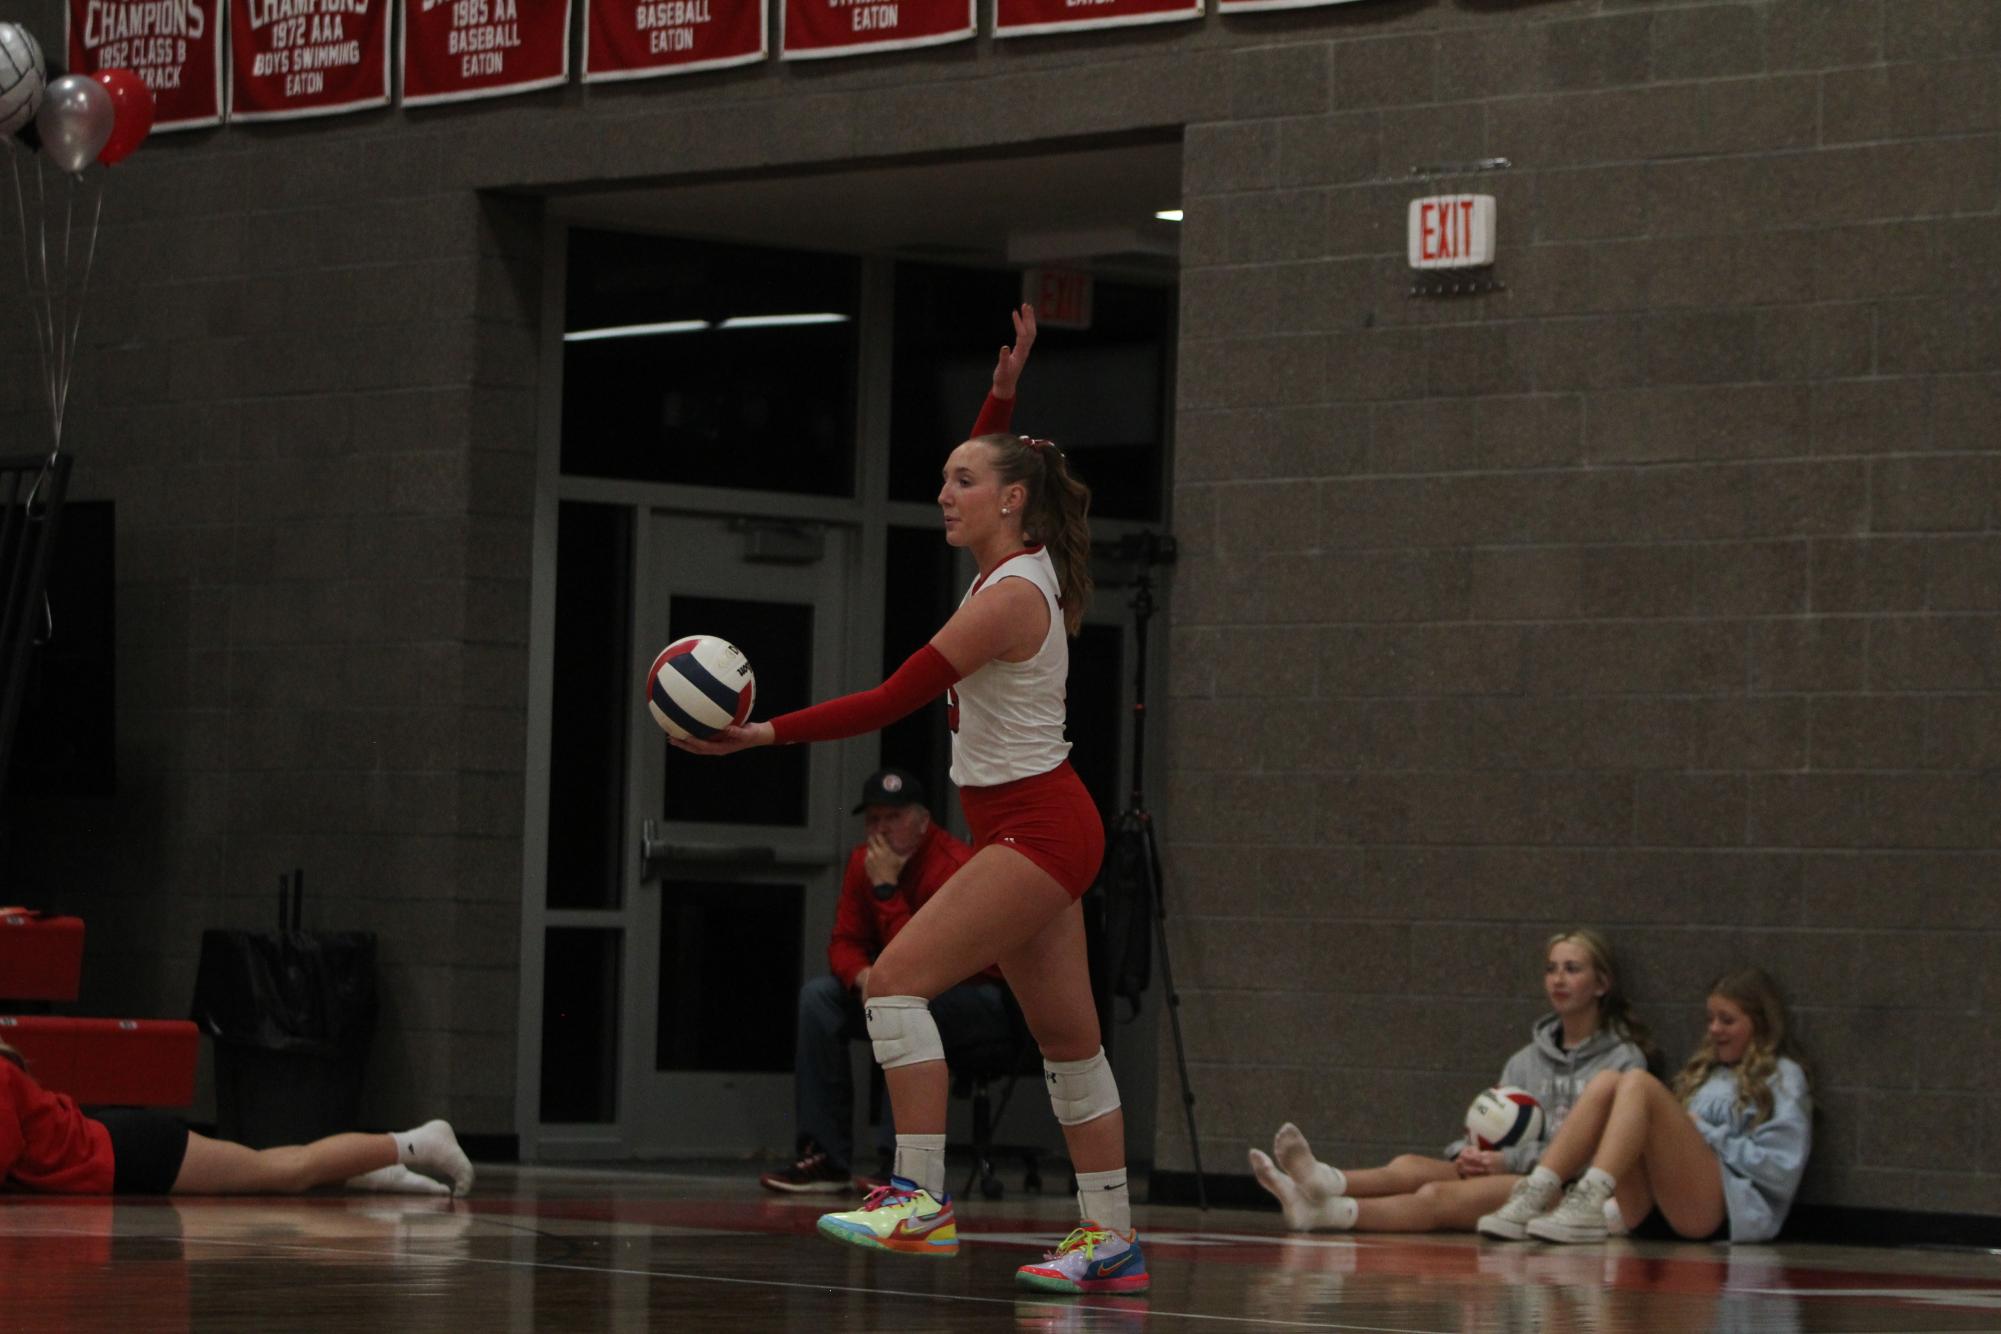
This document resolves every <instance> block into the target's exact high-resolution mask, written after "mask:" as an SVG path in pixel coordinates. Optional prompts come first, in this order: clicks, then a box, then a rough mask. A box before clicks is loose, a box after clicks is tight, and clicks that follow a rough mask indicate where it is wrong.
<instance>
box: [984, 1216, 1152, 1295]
mask: <svg viewBox="0 0 2001 1334" xmlns="http://www.w3.org/2000/svg"><path fill="white" fill-rule="evenodd" d="M1014 1277H1015V1282H1017V1283H1019V1284H1020V1285H1021V1286H1022V1287H1024V1288H1036V1289H1039V1290H1041V1291H1043V1292H1145V1291H1146V1290H1147V1288H1148V1287H1150V1286H1152V1284H1153V1279H1152V1278H1151V1277H1150V1276H1149V1275H1148V1274H1147V1272H1146V1257H1145V1256H1144V1255H1142V1254H1140V1249H1139V1233H1138V1232H1132V1233H1129V1234H1128V1233H1119V1232H1116V1231H1114V1230H1112V1229H1111V1228H1108V1227H1100V1226H1098V1224H1096V1223H1094V1222H1092V1221H1091V1220H1090V1219H1088V1218H1087V1219H1085V1220H1084V1221H1083V1222H1081V1223H1079V1224H1078V1225H1077V1229H1076V1231H1074V1232H1072V1233H1071V1234H1070V1235H1069V1236H1067V1237H1065V1238H1064V1239H1063V1244H1062V1245H1061V1246H1058V1247H1057V1248H1056V1249H1055V1250H1053V1251H1051V1252H1050V1253H1049V1254H1048V1255H1045V1256H1043V1257H1042V1261H1041V1263H1039V1264H1032V1265H1023V1266H1022V1267H1021V1268H1019V1269H1017V1270H1015V1272H1014Z"/></svg>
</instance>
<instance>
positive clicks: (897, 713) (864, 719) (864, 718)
mask: <svg viewBox="0 0 2001 1334" xmlns="http://www.w3.org/2000/svg"><path fill="white" fill-rule="evenodd" d="M958 679H959V673H958V672H957V671H956V670H954V668H953V666H952V664H951V663H949V662H947V661H946V660H945V655H944V654H942V653H940V652H939V651H938V650H937V649H935V648H933V647H931V645H929V644H926V645H925V646H924V647H923V648H921V649H918V650H917V651H916V652H915V653H913V654H911V655H910V656H909V657H908V658H905V659H904V660H903V665H902V666H901V667H899V668H897V669H896V671H895V672H894V673H893V674H892V675H891V676H890V678H889V679H888V680H887V681H884V682H883V683H882V684H881V685H879V686H877V687H876V688H875V689H873V690H862V691H857V692H856V693H855V694H852V695H843V696H841V697H840V698H839V699H830V700H828V701H826V702H825V703H823V704H814V705H812V706H810V707H808V708H804V709H796V710H794V711H793V712H791V713H781V714H779V715H778V716H777V717H776V718H773V719H772V720H771V738H772V740H773V741H775V742H776V743H777V744H779V745H781V746H786V745H791V744H792V743H793V742H795V741H840V740H843V739H845V738H847V737H851V736H861V735H862V734H863V733H865V732H873V731H876V730H878V729H880V728H884V727H887V726H889V725H890V724H891V723H893V722H895V721H896V720H897V719H898V718H902V717H905V716H906V715H908V714H912V713H915V712H916V711H917V710H918V708H919V707H920V706H922V705H925V704H929V703H930V702H931V701H932V700H934V699H936V698H938V696H940V695H942V694H944V693H945V690H946V688H947V687H949V686H950V685H951V684H952V683H953V682H955V681H957V680H958Z"/></svg>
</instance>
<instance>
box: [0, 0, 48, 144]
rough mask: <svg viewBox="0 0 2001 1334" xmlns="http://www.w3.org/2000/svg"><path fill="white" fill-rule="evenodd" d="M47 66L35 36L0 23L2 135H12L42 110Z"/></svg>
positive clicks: (0, 125) (21, 28)
mask: <svg viewBox="0 0 2001 1334" xmlns="http://www.w3.org/2000/svg"><path fill="white" fill-rule="evenodd" d="M45 77H46V67H45V66H44V65H43V64H42V48H41V47H40V46H39V45H37V44H36V42H35V38H34V34H33V33H30V32H29V31H28V30H27V29H26V28H24V27H22V26H21V25H20V24H18V23H0V136H5V135H11V134H13V133H14V131H16V130H18V129H20V128H21V127H22V126H23V125H26V124H27V123H28V122H29V121H31V120H33V119H34V118H35V113H36V112H37V111H39V110H41V109H42V85H43V83H44V81H45Z"/></svg>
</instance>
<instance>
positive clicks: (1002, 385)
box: [994, 301, 1035, 398]
mask: <svg viewBox="0 0 2001 1334" xmlns="http://www.w3.org/2000/svg"><path fill="white" fill-rule="evenodd" d="M1009 313H1010V314H1012V315H1013V317H1014V346H1012V347H1009V346H1006V345H1003V346H1002V347H1001V350H1000V360H998V361H996V362H995V363H994V397H995V398H1013V397H1014V387H1015V385H1016V384H1017V383H1018V382H1019V381H1020V380H1021V368H1022V367H1024V366H1026V365H1027V364H1028V350H1029V349H1030V348H1032V347H1034V346H1035V307H1034V306H1031V305H1029V304H1028V303H1027V302H1026V301H1024V302H1022V304H1021V309H1020V310H1016V311H1011V312H1009Z"/></svg>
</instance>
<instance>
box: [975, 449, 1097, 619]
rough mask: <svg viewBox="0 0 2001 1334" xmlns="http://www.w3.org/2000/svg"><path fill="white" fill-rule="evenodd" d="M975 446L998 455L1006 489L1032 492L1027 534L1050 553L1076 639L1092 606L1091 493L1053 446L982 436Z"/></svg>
mask: <svg viewBox="0 0 2001 1334" xmlns="http://www.w3.org/2000/svg"><path fill="white" fill-rule="evenodd" d="M974 440H975V441H976V442H977V443H979V444H983V445H986V446H987V447H988V448H990V449H991V450H992V451H993V459H994V471H995V473H996V474H997V475H998V476H999V477H1000V481H1001V485H1003V486H1005V485H1007V484H1008V483H1010V482H1019V483H1021V484H1022V486H1023V487H1025V488H1026V489H1027V491H1028V501H1027V503H1026V504H1024V505H1023V506H1022V516H1021V533H1022V536H1023V537H1025V538H1026V539H1028V540H1029V541H1030V542H1040V543H1042V544H1043V545H1044V546H1046V547H1048V548H1049V559H1050V560H1051V562H1052V563H1054V564H1055V566H1056V580H1057V586H1058V587H1059V588H1061V589H1062V591H1063V593H1062V602H1063V628H1064V630H1066V631H1068V632H1069V633H1070V634H1072V635H1075V634H1076V633H1077V631H1078V630H1079V629H1080V628H1082V626H1083V624H1084V609H1085V608H1086V607H1087V606H1089V605H1090V602H1091V524H1090V514H1091V488H1090V487H1088V486H1086V485H1084V483H1083V482H1081V481H1079V480H1078V479H1077V477H1076V475H1075V474H1073V473H1072V472H1071V471H1070V463H1069V460H1067V459H1066V458H1064V456H1063V451H1062V450H1061V449H1059V448H1057V446H1056V445H1055V444H1054V443H1052V442H1051V441H1048V440H1037V439H1033V438H1031V437H1029V436H1025V435H982V436H975V437H974Z"/></svg>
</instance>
